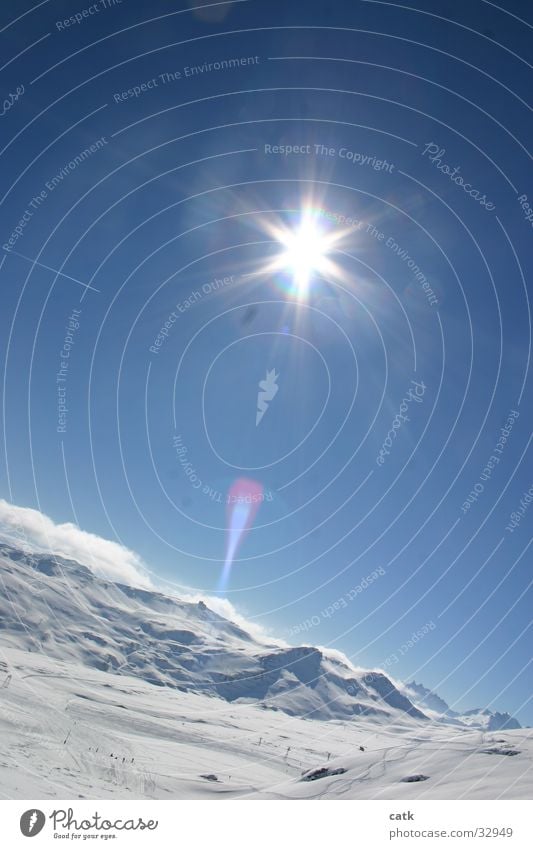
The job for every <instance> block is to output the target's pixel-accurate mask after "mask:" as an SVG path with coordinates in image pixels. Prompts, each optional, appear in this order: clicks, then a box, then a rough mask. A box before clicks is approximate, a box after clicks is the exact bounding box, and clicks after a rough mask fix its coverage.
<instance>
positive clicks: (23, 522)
mask: <svg viewBox="0 0 533 849" xmlns="http://www.w3.org/2000/svg"><path fill="white" fill-rule="evenodd" d="M1 530H3V531H4V535H5V536H8V537H9V536H10V534H11V535H12V534H15V535H21V536H22V538H23V539H24V541H26V542H27V543H28V544H29V545H30V546H34V547H37V548H39V549H40V550H42V551H46V552H49V553H51V554H57V555H59V556H62V557H67V558H70V559H72V560H77V561H78V562H79V563H82V564H83V565H84V566H88V567H90V568H91V569H92V571H93V572H94V573H95V574H96V575H99V576H101V577H105V578H108V579H109V580H111V581H120V582H122V583H127V584H131V585H132V586H136V587H142V588H144V589H150V588H153V584H152V582H151V580H150V578H149V577H148V575H147V573H146V567H145V565H144V564H143V562H142V559H141V558H140V557H139V555H138V554H136V553H135V552H134V551H130V550H129V549H128V548H126V547H125V546H123V545H121V544H120V543H118V542H113V541H112V540H108V539H104V538H103V537H99V536H97V535H96V534H91V533H88V532H87V531H82V530H81V529H80V528H78V527H77V525H73V524H72V523H71V522H65V523H64V524H60V525H57V524H56V523H55V522H54V521H53V520H52V519H50V517H49V516H45V514H44V513H41V512H40V511H39V510H32V509H31V508H29V507H17V506H16V505H15V504H10V503H9V502H8V501H4V500H3V499H0V531H1ZM11 538H13V537H12V536H11ZM17 539H18V541H19V542H21V539H20V537H18V536H17Z"/></svg>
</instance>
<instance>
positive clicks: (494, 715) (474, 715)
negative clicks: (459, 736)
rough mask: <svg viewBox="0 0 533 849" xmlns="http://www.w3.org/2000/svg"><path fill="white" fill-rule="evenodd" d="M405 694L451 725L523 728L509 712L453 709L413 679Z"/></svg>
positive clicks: (407, 685) (406, 687)
mask: <svg viewBox="0 0 533 849" xmlns="http://www.w3.org/2000/svg"><path fill="white" fill-rule="evenodd" d="M403 692H404V694H405V695H406V696H407V697H408V698H410V699H412V700H413V702H414V703H415V704H417V705H418V706H419V707H421V708H423V709H426V710H427V711H428V715H430V716H431V718H433V719H435V718H436V719H439V720H440V721H442V722H447V723H449V724H450V725H467V726H469V727H470V728H480V729H482V730H484V731H502V730H504V729H505V730H509V729H512V728H521V727H522V726H521V725H520V723H519V722H518V720H516V719H514V718H513V717H512V716H510V714H508V713H498V712H497V711H491V710H487V709H483V708H474V709H473V710H467V711H465V712H464V713H459V712H457V711H455V710H452V709H451V708H450V707H449V705H447V704H446V702H445V701H444V699H441V697H440V696H438V695H437V694H436V693H432V692H431V690H428V689H427V688H426V687H424V685H423V684H417V683H416V681H411V683H410V684H406V685H405V687H404V688H403Z"/></svg>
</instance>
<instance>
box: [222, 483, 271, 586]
mask: <svg viewBox="0 0 533 849" xmlns="http://www.w3.org/2000/svg"><path fill="white" fill-rule="evenodd" d="M262 500H263V485H262V484H260V483H258V482H257V481H254V480H250V479H248V478H239V479H238V480H236V481H235V483H233V484H232V485H231V487H230V488H229V490H228V495H227V499H226V503H227V511H226V512H227V533H226V559H225V561H224V568H223V570H222V575H221V578H220V584H219V589H224V588H225V586H226V584H227V582H228V579H229V576H230V573H231V567H232V564H233V561H234V558H235V555H236V553H237V551H238V549H239V546H240V545H241V543H242V541H243V539H244V537H245V536H246V534H247V532H248V531H249V529H250V528H251V526H252V524H253V521H254V519H255V517H256V514H257V511H258V510H259V507H260V505H261V502H262Z"/></svg>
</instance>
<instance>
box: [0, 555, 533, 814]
mask: <svg viewBox="0 0 533 849" xmlns="http://www.w3.org/2000/svg"><path fill="white" fill-rule="evenodd" d="M0 576H1V577H2V582H3V590H4V592H3V596H2V601H1V604H0V614H1V615H0V740H1V741H2V742H1V746H0V796H1V797H2V798H16V799H28V798H35V799H46V798H64V799H67V798H68V799H76V798H81V799H138V798H150V799H200V798H210V799H228V798H260V799H267V798H268V799H311V798H321V799H322V798H324V799H343V798H345V799H380V798H381V799H418V798H420V799H458V798H467V799H492V798H506V799H520V798H524V799H526V798H531V795H532V791H533V771H532V766H533V731H531V730H529V729H512V730H509V729H505V730H504V731H499V732H498V734H497V736H495V735H494V734H493V733H491V732H489V731H488V730H487V729H486V728H484V727H483V728H475V727H466V726H464V725H461V726H456V727H451V726H450V725H446V724H444V723H443V721H442V718H438V719H437V720H435V721H433V720H432V719H428V718H427V717H426V715H425V714H426V713H429V712H428V711H425V712H424V713H422V712H421V711H420V710H418V709H417V708H416V707H414V706H413V703H412V701H411V700H410V699H409V697H408V696H407V695H406V693H405V692H403V693H400V692H399V690H398V689H397V687H396V686H395V685H394V684H393V683H392V682H391V681H390V680H389V679H388V678H387V677H386V676H385V675H383V673H380V672H374V671H371V670H367V671H364V670H356V669H354V668H353V667H350V665H349V663H348V662H344V661H341V660H339V658H338V657H329V656H328V654H327V653H326V652H325V650H319V649H317V648H315V647H312V646H302V647H294V648H282V647H280V646H279V645H276V644H268V643H265V642H261V641H260V640H258V639H256V638H253V637H252V636H251V635H250V634H248V633H247V632H246V631H245V630H244V629H243V628H242V627H240V626H238V625H236V624H235V623H232V622H230V621H228V620H227V619H225V618H224V617H222V616H220V615H219V614H217V613H215V612H213V611H212V610H210V609H209V608H208V607H207V606H206V605H205V604H202V603H190V602H184V601H180V600H179V599H175V598H171V597H168V596H165V595H164V594H163V593H159V592H150V591H147V590H143V589H134V588H132V587H129V586H126V585H121V584H115V583H112V582H109V581H105V580H103V579H102V578H101V577H98V576H97V575H95V574H94V573H93V572H92V571H91V570H89V569H87V568H85V567H84V566H82V565H80V564H78V563H75V562H74V561H67V560H64V559H61V558H51V557H49V556H44V555H43V556H41V555H39V554H36V553H26V554H24V553H22V552H19V551H16V550H14V549H12V548H10V547H8V546H0ZM419 707H420V705H419ZM510 755H513V756H510ZM421 777H423V778H424V780H422V778H421ZM415 779H417V780H415Z"/></svg>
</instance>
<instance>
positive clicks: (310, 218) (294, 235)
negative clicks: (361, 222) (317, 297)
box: [257, 199, 353, 301]
mask: <svg viewBox="0 0 533 849" xmlns="http://www.w3.org/2000/svg"><path fill="white" fill-rule="evenodd" d="M291 212H294V213H296V216H297V217H296V216H294V215H293V216H291V218H290V220H289V222H286V221H285V222H283V221H281V220H275V219H274V220H273V219H271V220H266V221H264V222H263V225H262V226H263V229H264V230H265V232H267V233H268V234H269V235H270V236H271V238H272V241H273V242H276V243H277V244H278V245H279V247H280V250H279V252H278V253H277V254H276V255H275V256H274V257H273V258H271V259H270V260H269V261H267V263H266V264H265V266H264V267H262V268H261V269H260V270H259V271H258V272H257V273H258V274H259V275H262V274H267V275H279V276H280V277H281V278H282V281H283V278H285V281H284V282H283V283H282V285H283V288H284V289H286V291H287V295H289V296H290V297H291V298H292V299H296V300H297V301H305V300H306V299H307V297H308V295H309V292H310V290H311V286H312V284H313V283H314V282H315V281H316V282H318V281H319V280H321V279H326V280H329V281H330V282H331V281H335V280H340V279H341V277H342V272H341V269H340V267H339V265H338V264H337V263H336V262H335V261H334V260H333V259H332V254H334V253H335V252H337V251H339V249H340V246H341V243H344V242H347V241H350V240H353V230H350V229H348V228H346V229H341V228H339V227H333V225H332V222H331V221H330V220H329V219H328V217H327V215H326V214H325V210H324V209H323V208H322V207H320V206H317V205H316V204H314V203H313V202H312V200H311V199H310V200H309V201H308V202H306V203H303V205H302V207H301V208H300V210H298V211H296V210H291Z"/></svg>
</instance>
